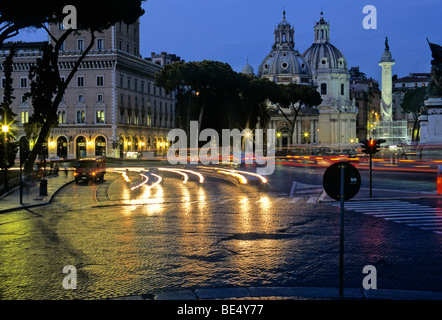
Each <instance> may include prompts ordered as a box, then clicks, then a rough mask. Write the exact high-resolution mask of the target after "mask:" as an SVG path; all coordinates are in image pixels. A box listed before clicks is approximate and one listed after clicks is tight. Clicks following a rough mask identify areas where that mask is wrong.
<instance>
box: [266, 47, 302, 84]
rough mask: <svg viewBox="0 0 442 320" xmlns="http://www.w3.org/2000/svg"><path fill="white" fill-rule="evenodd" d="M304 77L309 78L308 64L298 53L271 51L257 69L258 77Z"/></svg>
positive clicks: (292, 51) (293, 51)
mask: <svg viewBox="0 0 442 320" xmlns="http://www.w3.org/2000/svg"><path fill="white" fill-rule="evenodd" d="M283 74H287V75H294V74H296V75H305V76H306V77H309V78H310V77H311V72H310V68H309V65H308V63H306V61H305V60H304V59H303V58H302V56H301V55H300V54H299V52H298V51H295V50H288V51H272V52H270V54H268V55H267V57H265V58H264V60H263V61H262V63H261V65H260V66H259V69H258V76H266V75H267V76H270V75H283Z"/></svg>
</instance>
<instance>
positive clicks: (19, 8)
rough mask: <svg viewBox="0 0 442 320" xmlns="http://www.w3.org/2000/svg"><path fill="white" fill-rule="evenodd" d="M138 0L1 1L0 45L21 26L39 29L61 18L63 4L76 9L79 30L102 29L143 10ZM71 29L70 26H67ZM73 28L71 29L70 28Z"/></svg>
mask: <svg viewBox="0 0 442 320" xmlns="http://www.w3.org/2000/svg"><path fill="white" fill-rule="evenodd" d="M142 2H143V1H141V0H101V1H79V0H43V1H33V0H24V1H17V2H14V1H2V2H0V47H1V46H2V44H3V42H4V41H5V40H6V39H8V38H11V37H13V36H16V35H18V33H19V31H20V30H22V29H40V28H43V27H44V26H45V25H46V24H48V23H59V22H61V21H63V18H64V17H65V14H64V13H63V8H64V7H65V6H67V5H73V6H74V7H75V8H76V10H77V12H78V22H77V26H78V29H79V30H100V29H101V30H104V29H107V28H109V27H110V26H111V25H113V24H114V23H115V22H118V21H124V22H125V23H131V22H133V21H134V20H133V17H136V18H138V17H140V16H141V15H142V14H143V13H144V10H143V9H142V8H141V3H142ZM70 30H72V29H70ZM70 32H72V31H70Z"/></svg>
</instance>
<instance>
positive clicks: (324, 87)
mask: <svg viewBox="0 0 442 320" xmlns="http://www.w3.org/2000/svg"><path fill="white" fill-rule="evenodd" d="M321 94H327V84H326V83H321Z"/></svg>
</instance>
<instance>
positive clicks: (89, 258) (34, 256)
mask: <svg viewBox="0 0 442 320" xmlns="http://www.w3.org/2000/svg"><path fill="white" fill-rule="evenodd" d="M131 178H132V183H135V181H137V179H138V180H139V181H141V179H140V178H139V177H138V175H137V174H136V173H131ZM132 185H133V184H132ZM132 185H130V184H127V183H125V182H124V181H123V180H122V179H121V175H119V174H117V173H110V174H108V175H107V177H106V180H105V182H104V183H101V184H92V183H90V184H69V185H67V186H66V187H64V188H63V189H62V190H61V191H60V192H59V193H58V194H57V195H56V196H55V197H54V199H53V201H52V203H51V204H50V205H48V206H44V207H36V208H30V209H25V210H19V211H13V212H9V213H3V214H1V215H0V259H1V261H2V263H1V264H0V278H1V281H0V298H1V299H109V298H118V297H128V296H139V297H140V296H141V297H144V298H154V297H155V294H159V293H162V292H164V293H165V292H172V291H179V290H195V289H196V288H200V289H201V288H202V289H204V288H225V287H337V285H338V257H339V255H338V250H339V214H338V208H335V207H333V206H331V205H329V204H321V203H318V202H313V201H309V199H310V196H309V195H302V196H300V198H301V199H298V200H297V201H296V202H294V201H293V199H292V198H290V197H287V195H282V194H274V193H266V192H263V191H259V190H258V189H256V188H254V187H252V186H242V187H239V186H237V185H234V184H232V183H228V182H223V181H216V180H211V179H208V180H207V181H206V182H205V183H204V184H200V183H199V182H198V181H196V180H192V181H189V182H187V183H186V184H183V183H182V181H181V180H180V179H177V178H172V177H168V176H166V177H165V180H164V182H163V183H162V184H161V185H159V186H157V187H155V188H151V189H149V188H145V187H141V188H137V189H134V190H131V189H130V187H131V186H132ZM441 258H442V237H441V235H440V234H436V233H434V232H431V231H429V230H421V229H419V228H414V227H409V226H407V225H404V224H398V223H395V222H393V221H388V220H385V219H378V218H375V217H372V216H369V215H363V214H355V213H352V212H346V214H345V260H344V261H345V281H344V283H345V286H346V287H347V288H359V289H360V288H361V284H362V280H363V277H364V274H363V273H362V269H363V267H364V266H365V265H373V266H375V267H376V269H377V275H378V281H377V284H378V287H379V288H380V289H395V290H420V291H442V276H441V271H442V259H441ZM66 265H72V266H75V268H76V270H77V289H76V290H66V289H64V288H63V286H62V283H63V279H64V277H66V276H67V274H64V273H63V272H62V270H63V268H64V267H65V266H66Z"/></svg>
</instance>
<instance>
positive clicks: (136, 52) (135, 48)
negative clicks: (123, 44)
mask: <svg viewBox="0 0 442 320" xmlns="http://www.w3.org/2000/svg"><path fill="white" fill-rule="evenodd" d="M136 55H138V50H137V47H136V46H134V56H136Z"/></svg>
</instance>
